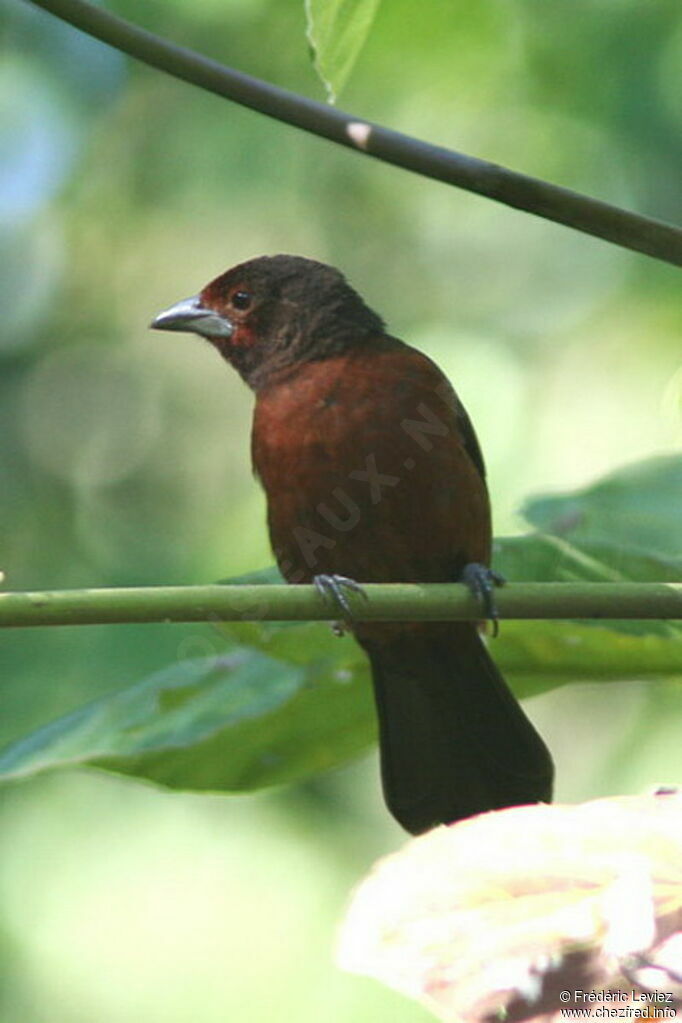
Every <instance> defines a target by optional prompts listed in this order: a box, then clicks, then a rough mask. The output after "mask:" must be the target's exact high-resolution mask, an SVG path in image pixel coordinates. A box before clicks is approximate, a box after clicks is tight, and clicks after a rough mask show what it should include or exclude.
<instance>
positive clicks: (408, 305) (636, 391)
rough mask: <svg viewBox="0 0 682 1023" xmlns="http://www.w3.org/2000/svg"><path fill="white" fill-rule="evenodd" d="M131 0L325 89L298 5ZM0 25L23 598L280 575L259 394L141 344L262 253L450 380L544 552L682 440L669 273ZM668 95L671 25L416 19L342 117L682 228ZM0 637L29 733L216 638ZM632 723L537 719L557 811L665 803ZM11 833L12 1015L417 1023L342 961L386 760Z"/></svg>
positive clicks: (604, 7) (125, 3) (598, 703)
mask: <svg viewBox="0 0 682 1023" xmlns="http://www.w3.org/2000/svg"><path fill="white" fill-rule="evenodd" d="M109 6H110V7H111V8H112V9H113V10H115V11H117V12H118V13H120V14H122V15H123V16H128V17H130V18H132V19H135V20H136V21H138V22H139V23H140V24H143V25H144V26H146V27H148V28H150V29H152V30H154V31H157V32H160V33H162V34H164V35H166V36H168V37H171V38H173V39H175V40H177V41H179V42H182V43H184V44H186V45H189V46H193V47H196V48H198V49H200V50H202V51H203V52H204V53H207V54H209V55H212V56H214V57H216V58H218V59H220V60H223V61H224V62H226V63H228V64H231V65H233V66H237V67H239V68H241V69H243V70H246V71H249V72H250V73H252V74H255V75H258V76H261V77H264V78H267V79H269V80H271V81H273V82H277V83H279V84H281V85H284V86H287V87H289V88H292V89H295V90H299V91H302V92H304V93H306V94H308V95H311V96H314V97H317V98H322V97H323V95H324V93H323V89H322V86H321V85H320V83H319V82H318V81H317V80H316V78H315V76H314V73H313V71H312V69H311V65H310V62H309V57H308V53H307V48H306V43H305V38H304V15H303V4H302V0H192V2H189V0H164V2H160V0H155V2H154V0H145V2H144V3H140V2H139V0H137V2H133V0H116V2H112V3H110V4H109ZM0 25H1V28H2V47H3V53H2V63H1V65H0V126H1V128H0V131H1V138H0V146H1V148H2V164H1V166H0V264H1V266H2V273H1V274H0V309H1V310H2V313H1V315H0V395H1V398H0V480H1V482H0V488H1V489H0V515H1V523H2V530H1V537H0V544H1V548H2V550H1V560H0V567H1V568H2V569H3V570H4V571H5V573H6V582H5V585H6V586H8V587H9V588H12V589H28V588H43V587H45V588H48V587H55V588H61V587H69V586H89V585H94V586H108V585H125V584H154V583H194V582H207V581H213V580H215V579H218V578H225V577H228V576H231V575H235V574H238V573H240V572H244V571H247V570H251V569H255V568H258V567H261V566H265V565H267V564H269V563H270V561H271V556H270V553H269V550H268V544H267V538H266V533H265V527H264V505H263V499H262V496H261V494H260V492H259V490H258V487H257V486H256V484H255V483H254V481H253V479H252V477H251V474H250V468H249V458H248V433H249V421H250V409H251V398H250V396H249V394H248V393H247V391H246V389H245V387H244V386H243V384H242V383H241V381H240V380H239V379H238V378H237V376H236V375H235V374H233V373H232V372H231V371H230V370H229V369H228V367H226V366H224V365H223V364H221V363H220V361H219V360H218V358H217V357H216V355H215V353H214V352H213V351H212V350H210V348H209V346H208V345H202V344H201V343H200V342H199V341H198V340H193V339H191V338H189V337H185V336H172V335H160V334H152V333H150V332H148V330H147V324H148V323H149V321H150V319H151V317H152V316H153V314H154V313H155V312H157V311H158V310H159V309H161V308H164V307H165V306H167V305H168V304H170V303H171V302H173V301H175V300H177V299H178V298H181V297H183V296H185V295H187V294H191V293H193V292H194V291H196V290H197V289H198V287H199V286H200V285H202V284H203V283H205V282H206V281H207V280H208V279H210V278H211V277H213V276H214V275H215V274H217V273H218V272H220V271H222V270H223V269H225V268H226V267H228V266H229V265H232V264H233V263H235V262H238V261H241V260H242V259H245V258H249V257H251V256H254V255H259V254H263V253H275V252H294V253H299V254H302V255H306V256H310V257H313V258H317V259H322V260H324V261H327V262H331V263H333V264H335V265H337V266H339V267H341V268H343V270H344V271H345V272H346V273H347V275H348V276H349V278H350V280H351V281H352V283H354V284H355V285H356V286H357V288H358V289H359V290H360V291H361V292H362V294H363V295H364V297H365V298H366V299H367V301H368V302H369V303H370V305H373V306H374V307H375V308H376V309H377V310H378V311H379V312H381V313H382V314H383V315H384V316H385V318H386V319H387V320H388V323H389V326H390V328H391V329H392V331H393V332H394V333H396V334H398V335H399V336H402V337H404V338H406V339H409V340H410V341H411V342H412V343H414V344H415V345H417V346H419V347H421V348H422V349H423V350H424V351H426V352H428V354H430V355H431V356H432V357H434V358H435V359H436V360H437V361H438V362H440V364H441V365H442V366H443V367H444V369H445V370H446V372H447V373H448V374H449V375H450V377H451V379H452V380H453V382H454V383H455V385H456V386H457V388H458V390H459V392H460V394H461V396H462V397H463V399H464V401H465V403H466V404H467V406H468V408H469V410H470V412H471V414H472V417H473V419H474V421H475V423H476V425H477V429H478V431H479V435H480V437H481V440H482V443H483V447H484V450H485V451H486V454H487V461H488V465H489V472H490V481H491V487H492V493H493V501H494V507H495V513H496V526H497V532H498V533H500V534H502V533H512V532H518V531H523V530H524V528H525V526H524V523H523V521H522V519H521V518H520V516H519V514H518V508H519V505H520V504H521V502H522V501H523V499H524V498H525V497H527V496H528V495H530V494H535V493H538V492H549V491H558V490H563V489H568V488H571V487H574V486H578V485H581V484H583V483H588V482H590V481H591V480H593V479H595V478H596V477H598V476H599V475H601V474H602V473H604V472H606V471H608V470H609V469H611V468H615V467H617V466H620V465H622V464H624V463H626V462H629V461H633V460H635V459H637V458H639V457H644V456H646V455H648V454H653V453H657V452H665V451H671V450H676V449H678V448H679V443H680V439H681V436H682V356H681V346H680V328H681V327H682V311H681V306H680V300H679V295H680V280H679V271H678V270H675V269H674V268H672V267H669V266H666V265H664V264H659V263H657V262H655V261H653V260H649V259H646V258H645V257H638V256H635V255H630V254H628V253H625V252H621V251H619V250H617V249H616V248H614V247H612V246H609V245H606V244H604V243H600V242H598V241H596V240H594V239H590V238H587V237H581V236H580V235H578V234H575V233H572V232H570V231H568V230H566V229H562V228H559V227H556V226H553V225H550V224H546V223H544V222H542V221H540V220H538V219H534V218H532V217H530V216H527V215H523V214H520V213H517V212H514V211H510V210H506V209H504V208H503V207H501V206H497V205H495V204H493V203H490V202H487V201H484V200H482V199H479V198H476V197H472V196H469V195H465V194H461V193H458V192H457V191H455V190H453V189H449V188H447V187H445V186H443V185H440V184H436V183H433V182H429V181H425V180H421V179H419V178H417V177H414V176H410V175H408V174H406V173H404V172H401V171H398V170H395V169H392V168H387V167H383V166H381V165H380V164H378V163H376V162H372V161H368V160H365V159H362V158H361V157H359V156H358V155H356V154H353V153H350V152H347V151H345V150H341V149H338V148H335V147H333V146H331V145H329V144H327V143H325V142H322V141H320V140H316V139H313V138H308V137H306V136H305V135H303V134H301V133H298V132H296V131H294V130H293V129H289V128H287V127H284V126H282V125H279V124H276V123H275V122H271V121H269V120H267V119H265V118H262V117H260V116H258V115H256V114H253V113H251V112H248V111H244V110H241V109H239V108H237V107H236V106H233V105H230V104H228V103H226V102H224V101H220V100H218V99H216V98H214V97H211V96H207V95H204V94H202V93H201V92H200V91H198V90H197V89H194V88H191V87H189V86H187V85H184V84H181V83H179V82H177V81H174V80H172V79H170V78H168V77H165V76H163V75H161V74H160V73H157V72H155V71H152V70H150V69H148V68H145V67H141V66H137V65H136V64H134V63H133V62H131V61H128V60H126V59H124V58H123V57H121V56H120V55H119V54H116V53H114V52H113V51H111V50H109V49H107V48H106V47H104V46H102V45H100V44H98V43H95V42H93V41H91V40H89V39H87V38H86V37H84V36H82V35H80V34H79V33H77V32H75V31H74V30H72V29H71V28H69V27H68V26H65V25H62V24H60V23H58V22H57V21H56V20H54V19H52V18H51V17H49V16H48V15H46V14H44V13H42V12H41V11H38V10H37V9H34V8H32V7H31V6H30V5H29V4H26V3H24V2H22V0H4V5H3V8H2V11H1V12H0ZM681 70H682V9H680V5H679V0H659V2H657V3H656V4H644V5H643V4H642V3H640V2H639V0H618V2H617V3H616V2H609V0H573V2H571V3H570V4H569V3H561V2H548V0H477V2H476V3H475V4H471V3H469V2H467V0H448V2H447V3H444V2H439V0H423V2H422V3H419V4H415V3H414V2H413V0H392V2H390V3H388V2H386V3H385V4H384V5H383V7H382V8H381V9H380V12H379V15H378V18H377V21H376V23H375V26H374V29H373V32H372V34H371V36H370V39H369V42H368V44H367V46H366V48H365V50H364V51H363V54H362V56H361V59H360V62H359V64H358V66H357V68H356V70H355V72H354V74H353V76H352V79H351V81H350V83H349V86H348V87H347V89H346V90H345V92H344V94H343V95H342V97H341V106H342V107H344V108H345V109H348V110H352V111H354V112H355V113H357V114H358V115H360V116H362V117H365V118H369V119H372V120H376V121H380V122H384V123H386V124H389V125H391V126H392V127H395V128H397V129H400V130H402V131H405V132H408V133H412V134H415V135H417V136H421V137H424V138H428V139H430V140H432V141H434V142H438V143H442V144H444V145H447V146H452V147H454V148H457V149H461V150H463V151H465V152H470V153H473V154H476V155H479V156H482V157H485V158H487V159H491V160H494V161H498V162H500V163H502V164H507V165H510V166H512V167H515V168H517V169H520V170H524V171H526V172H528V173H530V174H534V175H536V176H539V177H545V178H548V179H550V180H553V181H556V182H558V183H561V184H564V185H567V186H569V187H572V188H575V189H578V190H582V191H585V192H588V193H590V194H593V195H596V196H599V197H601V198H604V199H607V200H610V201H612V202H615V203H618V204H622V205H626V206H629V207H631V208H633V209H637V210H639V211H641V212H643V213H647V214H650V215H652V216H657V217H660V218H664V219H668V220H671V221H674V222H677V223H682V189H681V188H680V181H681V180H682V87H681V82H680V77H681ZM0 643H1V646H0V658H1V671H2V677H1V685H2V720H1V721H0V742H2V743H4V742H9V741H11V740H12V739H14V738H16V737H17V736H20V735H23V734H24V733H25V732H27V731H28V730H29V729H31V728H33V727H36V726H37V725H40V724H43V723H44V722H46V721H49V720H51V719H52V718H54V717H55V716H57V715H58V714H61V713H63V712H65V711H67V710H70V709H72V708H74V707H76V706H78V705H80V704H81V703H83V702H84V701H85V700H87V699H90V698H91V697H94V696H97V695H99V694H102V693H104V692H108V691H111V690H114V689H116V688H117V687H122V686H125V685H127V684H129V683H131V682H133V681H135V680H136V679H138V678H141V677H143V676H144V675H145V674H147V673H149V672H151V671H152V670H155V669H157V668H160V667H163V666H164V665H167V664H170V663H172V662H173V661H174V660H177V659H179V658H182V657H187V656H194V655H201V654H205V653H210V652H211V651H212V650H213V649H219V647H220V643H221V640H220V637H219V636H217V635H216V634H215V633H214V632H212V631H211V630H210V628H208V627H206V628H204V627H200V626H187V627H184V626H146V627H111V628H94V627H93V628H81V629H75V628H72V629H66V628H65V629H53V630H49V629H45V630H37V631H33V630H31V631H28V630H26V631H21V630H15V631H13V632H7V633H6V634H5V635H3V636H2V637H1V638H0ZM645 701H646V695H645V692H644V687H643V686H642V685H641V684H640V683H638V682H637V680H623V682H622V683H619V684H618V689H617V690H615V689H614V688H613V687H612V686H608V687H605V688H604V687H597V686H582V687H581V686H573V687H570V688H567V689H563V690H560V691H557V692H555V693H552V694H549V695H547V696H544V697H542V698H539V699H536V700H533V701H530V702H529V704H528V709H529V711H530V712H531V714H532V715H533V716H534V717H535V719H536V720H537V721H538V722H539V723H540V725H541V727H542V728H543V729H544V730H545V732H546V734H547V736H548V738H549V741H550V744H551V745H552V747H553V748H554V750H555V752H556V755H557V761H558V769H559V791H558V795H559V796H560V797H561V798H564V799H586V798H590V797H592V796H594V795H599V794H606V793H608V792H618V791H638V790H640V789H641V788H642V787H643V786H646V785H649V784H653V783H654V782H656V781H661V780H665V777H664V772H665V764H666V753H669V752H670V749H671V748H672V745H673V744H674V742H675V739H674V736H673V735H671V734H670V730H668V732H666V733H665V735H666V736H667V738H666V737H665V736H664V737H663V738H660V736H659V739H656V721H655V719H653V720H652V715H651V710H650V705H649V704H647V707H649V711H648V714H649V716H648V723H647V728H648V732H647V736H640V737H639V739H638V738H637V735H638V733H637V722H638V715H639V713H640V710H641V707H642V706H643V705H644V702H645ZM661 734H663V733H661ZM628 743H629V744H630V745H631V746H632V756H624V755H623V751H624V748H626V747H627V744H628ZM614 765H615V766H614ZM662 775H663V777H662ZM0 829H1V831H0V833H1V835H2V841H1V843H0V945H1V946H2V955H1V956H0V1013H1V1017H0V1018H1V1019H2V1021H3V1023H4V1021H7V1023H15V1021H16V1020H19V1019H20V1020H22V1023H43V1021H45V1023H47V1021H49V1023H80V1021H83V1023H86V1021H87V1023H90V1021H92V1020H97V1021H98V1023H131V1021H135V1020H142V1019H144V1020H145V1021H147V1023H157V1021H158V1023H161V1021H163V1023H176V1021H177V1023H180V1021H187V1020H190V1019H191V1020H193V1021H201V1023H213V1021H216V1023H217V1021H223V1020H232V1019H239V1020H248V1021H249V1023H256V1021H260V1020H263V1021H265V1020H267V1021H268V1023H271V1021H272V1020H278V1019H296V1020H297V1021H299V1023H312V1021H317V1020H319V1019H326V1020H330V1021H334V1023H345V1021H351V1020H352V1021H354V1023H362V1021H367V1023H369V1021H370V1020H371V1021H372V1023H379V1021H382V1020H391V1021H396V1023H400V1021H409V1020H415V1021H416V1020H421V1019H426V1018H427V1017H426V1015H425V1014H424V1013H423V1012H422V1010H420V1009H419V1008H418V1007H415V1006H412V1005H411V1004H409V1003H407V1002H405V1001H403V1000H402V999H400V998H399V997H398V996H394V995H392V994H390V993H389V992H385V991H383V990H381V989H380V988H379V987H378V986H376V985H375V984H374V983H372V982H370V981H364V980H362V979H359V978H354V977H350V976H345V975H342V974H340V973H339V972H338V971H337V970H336V969H335V967H334V966H333V963H332V956H333V947H334V934H335V928H336V921H338V919H339V917H340V914H341V913H342V910H343V907H344V905H345V903H346V900H347V895H348V891H349V889H350V887H351V886H352V884H353V883H354V882H355V881H356V880H357V879H359V878H360V877H361V876H362V874H363V872H364V871H365V870H366V869H367V868H368V866H369V864H370V863H371V862H372V860H373V858H374V857H376V856H377V855H378V854H380V853H382V852H384V851H386V850H389V849H391V848H394V847H395V846H397V845H398V844H399V843H400V842H401V841H402V836H401V834H400V832H399V831H398V829H397V828H396V827H394V826H393V825H392V824H391V823H390V822H389V821H388V820H387V818H386V814H385V812H384V810H383V808H382V806H381V802H380V797H379V793H378V783H377V777H376V764H375V762H374V758H373V757H368V758H366V759H365V760H362V761H360V762H358V763H355V764H353V765H351V766H349V767H348V768H347V769H344V770H341V771H336V772H334V773H332V774H330V775H328V776H326V777H324V778H321V779H319V780H317V781H316V782H314V783H311V784H307V785H302V786H299V787H296V788H291V789H287V790H283V791H277V792H270V793H266V794H263V795H259V796H253V797H245V796H242V797H238V798H227V797H217V796H197V795H187V796H184V795H178V794H169V793H166V792H162V791H159V790H156V789H154V788H153V787H150V786H144V785H141V784H138V783H135V782H132V781H128V782H126V781H122V780H120V779H114V778H111V777H108V776H106V775H103V774H102V775H97V774H94V773H91V774H86V773H79V772H75V771H74V772H71V773H69V772H67V773H64V774H61V775H56V776H53V777H49V778H39V779H35V780H32V781H27V782H24V783H21V784H17V785H15V786H12V787H9V788H6V789H4V790H3V791H2V792H1V793H0Z"/></svg>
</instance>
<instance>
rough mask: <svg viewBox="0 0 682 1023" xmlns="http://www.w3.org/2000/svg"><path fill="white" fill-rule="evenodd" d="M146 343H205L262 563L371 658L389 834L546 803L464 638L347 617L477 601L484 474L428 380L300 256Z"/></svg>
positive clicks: (466, 422)
mask: <svg viewBox="0 0 682 1023" xmlns="http://www.w3.org/2000/svg"><path fill="white" fill-rule="evenodd" d="M151 326H152V328H154V329H157V330H168V331H187V332H192V333H195V334H198V335H199V336H200V337H202V338H205V339H206V340H208V341H209V342H210V343H211V344H212V345H213V346H214V348H215V349H217V351H218V352H219V353H220V355H221V356H222V357H223V358H224V359H225V360H226V361H227V362H228V363H229V364H230V365H231V366H232V367H233V368H234V369H235V370H236V371H237V372H238V373H239V375H240V376H241V377H242V379H243V380H244V382H245V383H246V384H247V385H248V386H249V387H250V388H251V390H252V391H253V392H254V394H255V406H254V415H253V424H252V433H251V456H252V464H253V469H254V473H255V475H256V477H257V478H258V479H259V480H260V483H261V484H262V486H263V488H264V490H265V494H266V498H267V521H268V528H269V535H270V540H271V544H272V548H273V551H274V554H275V557H276V560H277V563H278V566H279V569H280V571H281V573H282V575H283V576H284V578H285V580H286V581H287V582H289V583H292V584H310V583H315V584H316V585H317V586H318V588H319V589H321V590H322V591H324V592H326V593H327V594H329V595H331V597H332V598H334V599H335V600H336V601H337V604H338V605H340V610H341V611H342V613H343V617H344V618H345V619H346V620H347V621H349V624H350V628H351V629H352V632H353V635H354V638H355V640H356V641H357V642H358V643H359V644H360V646H361V647H362V648H363V650H364V651H365V653H366V654H367V656H368V658H369V663H370V668H371V676H372V683H373V690H374V698H375V705H376V711H377V718H378V734H379V750H380V768H381V779H382V786H383V793H384V799H385V802H386V805H387V807H388V809H389V811H390V812H391V813H392V815H393V816H394V818H395V819H396V820H397V821H398V822H399V823H400V824H401V825H402V826H403V827H404V828H405V830H407V831H408V832H411V833H413V834H419V833H421V832H424V831H427V830H429V829H430V828H432V827H435V826H437V825H439V824H451V823H454V822H456V821H459V820H462V819H465V818H467V817H471V816H473V815H476V814H479V813H484V812H486V811H489V810H495V809H500V808H503V807H507V806H513V805H520V804H526V803H537V802H549V801H551V798H552V783H553V773H554V772H553V764H552V758H551V755H550V753H549V751H548V749H547V747H546V745H545V743H544V741H543V739H542V738H541V736H540V735H539V733H538V732H537V731H536V729H535V727H534V726H533V725H532V723H531V722H530V720H529V719H528V717H527V716H526V714H525V713H524V711H523V710H522V708H521V705H520V704H519V702H518V701H517V700H516V698H515V697H514V695H513V694H512V692H511V691H510V689H509V688H508V686H507V684H506V682H505V680H504V678H503V676H502V674H501V672H500V671H499V669H498V668H497V666H496V664H495V662H494V660H493V659H492V657H491V655H490V653H489V651H488V648H487V646H486V643H485V642H484V640H483V638H482V636H481V633H480V623H479V622H469V621H460V622H376V621H373V622H369V621H362V620H355V619H354V618H353V617H352V614H351V613H350V610H351V609H350V604H351V602H350V601H349V600H348V595H347V591H348V590H352V589H358V588H361V586H362V584H363V583H405V582H417V583H452V582H457V581H464V582H466V583H467V584H468V585H469V586H470V588H471V589H473V590H475V591H476V592H477V593H478V594H479V595H482V596H483V597H484V598H485V597H486V596H487V598H488V599H489V598H490V589H491V585H492V584H493V583H494V582H495V576H494V573H493V572H492V570H491V569H490V559H491V545H492V526H491V511H490V501H489V497H488V490H487V485H486V471H485V465H484V460H483V456H482V453H481V448H480V446H479V443H478V440H477V438H476V434H475V432H474V429H473V426H472V424H471V421H470V419H469V416H468V415H467V412H466V411H465V409H464V406H463V405H462V403H461V402H460V400H459V398H458V397H457V395H456V393H455V391H454V390H453V388H452V386H451V385H450V383H449V382H448V380H447V378H446V377H445V375H444V374H443V373H442V371H441V370H440V369H439V368H438V366H437V365H436V364H435V363H434V362H433V361H432V360H431V359H430V358H429V357H428V356H427V355H425V354H423V353H421V352H420V351H418V350H417V349H415V348H413V347H411V346H410V345H408V344H406V343H405V342H403V341H401V340H399V339H398V338H396V337H393V336H392V335H391V334H389V333H388V332H387V329H386V326H385V324H384V321H383V320H382V318H381V317H380V316H379V315H378V314H377V313H375V312H373V311H372V310H371V309H370V308H369V307H368V306H367V305H366V304H365V302H364V300H363V299H362V298H361V297H360V295H359V294H358V292H356V291H355V290H354V289H353V288H352V287H351V285H350V284H349V283H348V282H347V280H346V278H345V277H344V276H343V274H342V273H341V272H340V271H339V270H337V269H335V268H333V267H331V266H328V265H326V264H324V263H321V262H317V261H316V260H312V259H307V258H305V257H302V256H294V255H272V256H259V257H257V258H254V259H250V260H248V261H246V262H243V263H240V264H239V265H237V266H235V267H233V268H232V269H230V270H228V271H226V272H225V273H222V274H221V275H220V276H218V277H216V278H215V279H214V280H212V281H211V282H210V283H209V284H207V285H206V286H205V287H204V288H203V289H202V290H201V291H200V292H199V293H198V294H197V295H194V296H192V297H191V298H188V299H183V300H182V301H180V302H177V303H176V304H174V305H172V306H171V307H170V308H168V309H166V310H164V311H163V312H161V313H159V315H157V316H156V318H155V319H154V320H153V322H152V324H151ZM358 599H359V598H358ZM358 617H359V618H360V617H361V616H358Z"/></svg>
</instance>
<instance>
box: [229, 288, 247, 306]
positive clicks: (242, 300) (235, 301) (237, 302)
mask: <svg viewBox="0 0 682 1023" xmlns="http://www.w3.org/2000/svg"><path fill="white" fill-rule="evenodd" d="M232 305H233V306H234V308H235V309H248V308H249V306H250V305H251V295H250V294H249V292H248V291H235V293H234V295H233V296H232Z"/></svg>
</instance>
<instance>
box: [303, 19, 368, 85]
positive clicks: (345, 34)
mask: <svg viewBox="0 0 682 1023" xmlns="http://www.w3.org/2000/svg"><path fill="white" fill-rule="evenodd" d="M378 7H379V0H305V13H306V25H307V28H306V34H307V36H308V42H309V43H310V47H311V50H312V55H313V63H314V65H315V70H316V71H317V73H318V75H319V77H320V78H321V80H322V83H323V85H324V87H325V89H326V90H327V98H328V100H329V102H330V103H335V102H336V98H337V96H338V94H339V93H340V91H341V89H342V88H343V86H344V85H345V83H346V81H347V79H348V76H349V75H350V73H351V71H352V69H353V65H354V64H355V61H356V60H357V58H358V54H359V53H360V50H361V49H362V47H363V44H364V42H365V39H366V38H367V34H368V33H369V30H370V28H371V27H372V22H373V21H374V17H375V15H376V12H377V9H378Z"/></svg>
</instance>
